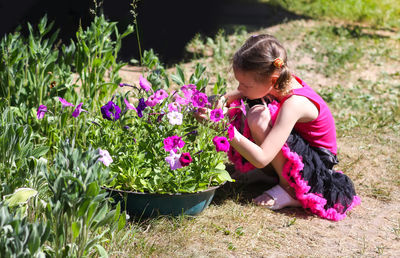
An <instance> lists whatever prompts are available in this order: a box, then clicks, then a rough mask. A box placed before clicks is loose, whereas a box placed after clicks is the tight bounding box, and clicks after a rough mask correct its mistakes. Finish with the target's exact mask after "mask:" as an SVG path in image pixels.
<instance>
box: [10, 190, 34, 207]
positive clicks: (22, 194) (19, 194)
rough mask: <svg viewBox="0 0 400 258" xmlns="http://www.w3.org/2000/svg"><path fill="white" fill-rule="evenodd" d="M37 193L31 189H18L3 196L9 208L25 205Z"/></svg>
mask: <svg viewBox="0 0 400 258" xmlns="http://www.w3.org/2000/svg"><path fill="white" fill-rule="evenodd" d="M37 193H38V192H37V191H36V190H35V189H32V188H18V189H16V190H15V192H14V193H13V194H10V195H6V196H4V199H5V201H4V202H5V203H6V204H7V205H8V206H10V207H15V206H17V205H19V204H24V203H26V202H27V201H28V200H29V199H30V198H31V197H33V196H35V195H36V194H37Z"/></svg>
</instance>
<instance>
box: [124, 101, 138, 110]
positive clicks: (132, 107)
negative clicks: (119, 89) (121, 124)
mask: <svg viewBox="0 0 400 258" xmlns="http://www.w3.org/2000/svg"><path fill="white" fill-rule="evenodd" d="M124 102H125V105H126V108H127V109H130V110H135V111H136V108H135V107H134V106H133V105H132V104H131V103H129V102H128V100H127V99H124Z"/></svg>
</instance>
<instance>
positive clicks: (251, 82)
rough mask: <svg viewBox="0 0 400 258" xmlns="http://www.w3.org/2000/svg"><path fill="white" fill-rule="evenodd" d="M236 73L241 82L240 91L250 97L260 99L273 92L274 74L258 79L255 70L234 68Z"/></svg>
mask: <svg viewBox="0 0 400 258" xmlns="http://www.w3.org/2000/svg"><path fill="white" fill-rule="evenodd" d="M234 74H235V78H236V80H237V81H238V82H239V86H238V90H239V92H240V93H242V94H243V95H244V96H245V97H247V98H248V99H259V98H262V97H264V96H266V95H267V94H271V93H272V92H271V91H272V90H273V85H274V83H273V80H274V77H275V76H274V75H273V76H270V78H267V79H266V80H264V81H258V80H256V78H257V74H256V73H255V72H250V71H241V70H234ZM275 81H276V78H275Z"/></svg>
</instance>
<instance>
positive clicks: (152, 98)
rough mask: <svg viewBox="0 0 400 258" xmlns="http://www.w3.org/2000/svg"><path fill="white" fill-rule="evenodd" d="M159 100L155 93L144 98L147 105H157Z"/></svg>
mask: <svg viewBox="0 0 400 258" xmlns="http://www.w3.org/2000/svg"><path fill="white" fill-rule="evenodd" d="M159 102H160V100H159V99H157V97H156V95H155V94H153V95H151V96H150V97H149V98H148V99H147V100H146V102H145V103H146V105H147V106H149V107H154V106H155V105H157V104H158V103H159Z"/></svg>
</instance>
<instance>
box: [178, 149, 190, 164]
mask: <svg viewBox="0 0 400 258" xmlns="http://www.w3.org/2000/svg"><path fill="white" fill-rule="evenodd" d="M179 162H180V163H181V165H182V167H186V166H188V165H189V164H190V163H191V162H192V157H191V156H190V153H189V152H184V153H182V154H181V156H180V158H179Z"/></svg>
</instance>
